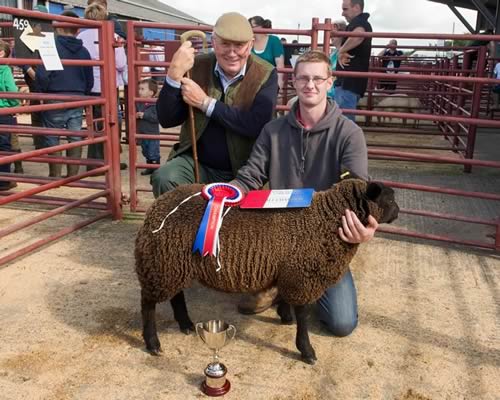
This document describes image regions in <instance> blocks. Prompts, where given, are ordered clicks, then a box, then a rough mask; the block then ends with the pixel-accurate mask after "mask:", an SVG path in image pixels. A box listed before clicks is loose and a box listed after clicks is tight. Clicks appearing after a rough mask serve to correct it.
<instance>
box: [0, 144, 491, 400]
mask: <svg viewBox="0 0 500 400" xmlns="http://www.w3.org/2000/svg"><path fill="white" fill-rule="evenodd" d="M373 140H377V138H373ZM25 145H26V143H25ZM123 158H124V159H125V154H124V155H123ZM26 168H27V173H36V172H38V173H40V171H41V169H40V168H45V169H46V166H41V167H40V166H37V164H33V163H25V169H26ZM415 170H416V169H415V167H413V168H404V166H399V168H398V169H394V170H392V171H391V174H392V175H391V179H394V180H400V179H401V180H404V179H407V180H408V181H417V182H421V183H428V184H434V183H436V182H439V181H441V182H442V181H443V176H448V177H450V179H449V182H447V183H448V184H447V186H451V187H453V186H457V187H466V188H477V189H478V190H484V191H496V190H500V185H498V183H499V174H498V173H491V172H480V171H479V170H478V172H477V173H476V174H473V175H472V176H471V175H464V174H463V173H462V172H461V170H460V167H453V168H450V167H440V168H434V169H426V168H424V167H422V166H419V167H418V169H417V171H418V173H415ZM30 171H31V172H30ZM371 171H372V174H373V175H374V177H375V178H377V177H378V178H380V177H382V176H385V177H386V175H387V174H386V172H387V171H386V169H384V165H383V163H382V164H381V163H371ZM384 171H385V173H384ZM122 175H123V177H124V178H126V172H124V173H123V174H122ZM141 179H142V180H143V184H147V180H146V179H144V178H142V177H141ZM22 187H23V186H22V185H20V187H19V188H17V189H16V190H19V189H21V188H22ZM123 187H124V191H126V190H127V181H126V179H124V182H123ZM487 189H489V190H487ZM69 191H71V193H72V194H75V195H78V194H79V191H78V190H75V189H59V192H57V191H54V193H66V194H67V193H68V192H69ZM82 191H83V189H82ZM85 193H87V192H85ZM142 196H143V198H144V200H143V202H144V203H147V202H148V201H150V196H149V195H142ZM148 199H149V200H148ZM398 201H399V202H400V204H401V205H403V206H405V207H415V205H416V204H417V205H418V204H421V205H423V206H425V207H427V208H431V209H435V210H436V211H443V210H445V211H446V210H448V211H449V210H450V209H451V210H454V211H456V210H457V209H459V207H467V208H468V210H469V211H471V210H472V213H473V214H474V213H476V214H475V215H476V216H489V215H490V216H491V217H492V218H495V217H498V204H496V205H495V204H489V203H488V204H487V203H486V202H485V203H482V202H472V203H471V202H470V201H469V202H464V201H463V200H455V199H451V200H450V199H449V197H448V198H446V199H443V198H442V197H441V196H428V197H419V196H416V195H415V194H414V193H412V192H404V193H401V194H400V197H399V199H398ZM490 203H491V202H490ZM40 212H41V209H40V207H33V206H29V205H25V204H17V205H15V206H8V207H2V209H1V212H0V228H1V227H5V226H8V225H9V224H12V223H13V222H14V221H16V222H17V221H19V220H21V219H23V218H27V217H29V216H33V215H36V214H38V213H40ZM92 213H93V211H89V210H78V211H73V212H71V213H69V214H67V215H65V216H63V217H58V218H54V219H51V220H49V221H46V222H43V223H41V224H38V225H37V226H35V227H32V228H30V229H27V230H25V231H23V232H22V233H17V234H15V235H11V236H9V237H7V238H3V239H2V240H1V243H0V251H1V252H3V251H7V249H8V250H9V252H10V251H11V250H12V249H15V248H17V247H18V246H20V245H25V244H27V243H30V242H31V241H33V240H34V239H37V238H40V237H43V236H45V235H47V234H48V233H51V232H54V231H55V230H56V229H60V228H61V227H64V226H67V225H69V224H72V223H75V222H78V221H80V220H82V219H83V218H84V217H88V215H91V214H92ZM398 224H399V226H406V227H409V228H421V229H424V230H426V231H431V230H432V229H435V230H436V232H437V233H439V232H442V231H444V232H448V233H450V232H455V233H456V234H457V235H458V236H460V237H464V236H465V237H466V236H467V235H469V236H471V237H474V238H479V239H487V238H488V237H489V236H488V235H491V233H492V230H491V229H488V228H484V229H483V228H480V229H479V228H473V229H472V228H471V229H468V228H467V229H465V228H463V224H461V225H460V226H459V227H458V228H457V227H455V226H453V225H447V224H441V223H439V224H437V223H434V222H432V223H424V222H422V221H421V220H418V219H411V218H409V217H402V218H401V220H400V221H398ZM140 225H141V217H140V216H136V215H132V214H129V213H127V214H126V218H125V219H124V220H122V221H120V222H111V221H109V220H104V221H100V222H98V223H95V224H93V225H91V226H89V227H87V228H84V229H82V230H80V231H78V232H76V233H74V234H71V235H68V236H66V237H64V238H63V239H61V240H59V241H57V242H56V243H53V244H52V245H50V246H46V247H44V248H43V249H41V250H39V251H37V252H34V253H32V254H30V255H28V256H25V257H23V258H21V259H19V260H17V261H15V262H13V263H10V264H8V265H6V266H3V267H0V399H2V400H3V399H6V400H17V399H29V400H32V399H54V400H55V399H57V400H62V399H92V400H94V399H102V400H104V399H148V400H149V399H175V400H179V399H183V400H184V399H197V398H203V397H205V396H204V395H203V394H202V393H201V392H200V390H199V385H200V383H201V381H202V379H203V369H204V367H205V366H206V364H207V363H208V362H209V361H210V356H211V353H210V351H209V350H208V349H207V348H206V347H205V346H204V344H203V343H202V342H201V340H200V339H199V338H197V337H196V336H195V335H192V336H185V335H184V334H182V333H181V332H180V331H179V330H178V327H177V324H176V323H175V321H174V320H173V315H172V311H171V309H170V306H169V304H163V305H161V306H160V307H159V309H158V326H159V334H160V340H161V342H162V345H163V349H164V355H163V356H162V357H152V356H150V355H149V354H147V353H146V352H145V351H144V345H143V341H142V338H141V322H140V305H139V286H138V282H137V279H136V277H135V273H134V259H133V247H134V239H135V235H136V232H137V230H138V229H139V227H140ZM352 270H353V274H354V277H355V281H356V285H357V290H358V302H359V326H358V328H357V329H356V330H355V331H354V332H353V334H352V335H350V336H348V337H345V338H335V337H332V336H330V335H329V334H328V333H327V332H326V331H325V330H324V329H323V328H322V327H321V326H320V324H319V323H318V321H317V319H316V317H315V316H313V318H312V327H311V342H312V344H313V346H314V347H315V349H316V353H317V355H318V362H317V364H316V365H314V366H310V365H306V364H304V363H302V362H301V361H300V359H299V357H298V352H297V350H296V348H295V344H294V338H295V326H294V325H292V326H281V325H280V324H279V319H278V317H277V315H276V311H275V310H274V309H270V310H268V311H266V312H264V313H263V314H260V315H257V316H243V315H240V314H238V312H237V311H236V304H237V301H238V296H236V295H227V294H222V293H217V292H214V291H211V290H209V289H206V288H203V287H200V286H195V287H193V288H191V289H189V290H187V291H186V297H187V302H188V307H189V310H190V314H191V317H192V319H193V320H194V321H206V320H209V319H224V320H226V321H228V322H229V323H232V324H234V325H235V326H236V329H237V331H238V332H237V334H236V338H235V340H234V341H233V342H232V343H230V344H229V345H228V346H227V347H226V348H224V349H223V350H222V351H221V360H222V361H223V362H224V363H225V365H226V366H227V368H228V370H229V373H228V377H229V379H230V381H231V384H232V389H231V391H230V392H229V394H228V395H226V396H225V398H227V399H252V400H253V399H266V400H267V399H270V400H285V399H298V400H313V399H394V400H403V399H404V400H417V399H418V400H427V399H433V400H437V399H450V400H455V399H500V394H499V393H500V392H499V390H498V387H499V386H498V377H499V376H500V337H499V332H500V331H499V327H500V288H499V282H500V255H499V254H498V253H493V252H489V251H480V250H473V249H471V248H466V247H459V246H447V245H440V244H438V243H436V242H425V241H416V240H407V239H405V238H402V237H396V236H389V235H383V234H380V235H378V236H377V237H376V238H375V239H374V240H373V241H371V242H370V243H368V244H366V245H363V246H361V247H360V250H359V252H358V255H357V256H356V257H355V259H354V261H353V264H352ZM495 382H497V383H496V384H495ZM495 388H496V389H495Z"/></svg>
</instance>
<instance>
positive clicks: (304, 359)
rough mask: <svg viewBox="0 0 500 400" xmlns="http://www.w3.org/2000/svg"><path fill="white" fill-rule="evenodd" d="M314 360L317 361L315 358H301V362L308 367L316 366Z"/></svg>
mask: <svg viewBox="0 0 500 400" xmlns="http://www.w3.org/2000/svg"><path fill="white" fill-rule="evenodd" d="M316 360H317V358H316V356H302V361H304V362H305V363H307V364H309V365H314V364H316Z"/></svg>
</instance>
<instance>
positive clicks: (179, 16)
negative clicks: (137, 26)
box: [51, 0, 204, 24]
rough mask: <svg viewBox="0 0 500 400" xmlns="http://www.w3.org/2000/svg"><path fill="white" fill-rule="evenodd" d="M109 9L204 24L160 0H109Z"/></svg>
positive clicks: (70, 1)
mask: <svg viewBox="0 0 500 400" xmlns="http://www.w3.org/2000/svg"><path fill="white" fill-rule="evenodd" d="M51 1H53V2H54V3H60V4H67V5H71V6H74V7H83V8H85V7H86V5H87V0H51ZM108 11H109V12H110V13H111V14H115V15H118V16H124V17H128V18H133V19H138V20H143V21H154V22H165V23H170V24H204V22H203V21H201V20H199V19H197V18H195V17H193V16H191V15H189V14H186V13H184V12H182V11H180V10H178V9H176V8H173V7H170V6H169V5H167V4H165V3H162V2H161V1H158V0H108Z"/></svg>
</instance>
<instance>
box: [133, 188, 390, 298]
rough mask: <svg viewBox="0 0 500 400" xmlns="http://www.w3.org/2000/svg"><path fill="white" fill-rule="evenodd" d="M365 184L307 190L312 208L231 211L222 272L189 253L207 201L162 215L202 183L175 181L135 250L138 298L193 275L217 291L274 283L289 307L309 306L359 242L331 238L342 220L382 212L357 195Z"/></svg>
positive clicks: (162, 294) (168, 294) (168, 289)
mask: <svg viewBox="0 0 500 400" xmlns="http://www.w3.org/2000/svg"><path fill="white" fill-rule="evenodd" d="M366 185H367V184H366V182H365V181H362V180H357V179H349V180H345V181H342V182H340V183H338V184H337V185H335V186H334V187H333V188H331V189H329V190H327V191H324V192H317V193H315V194H314V198H313V202H312V204H311V207H309V208H302V209H280V210H243V209H239V208H235V209H232V210H231V211H230V212H229V213H228V215H227V216H226V217H225V218H224V222H223V224H222V228H221V230H220V233H219V237H220V244H221V253H220V261H221V265H222V269H221V270H220V271H219V272H216V271H215V270H216V267H217V265H216V260H215V258H214V257H209V256H207V257H201V256H200V255H199V254H198V253H196V254H193V253H192V246H193V242H194V239H195V236H196V232H197V230H198V226H199V223H200V220H201V218H202V216H203V213H204V211H205V207H206V204H207V202H206V201H205V200H204V199H202V198H201V196H198V197H195V198H193V199H191V200H190V201H189V202H187V203H185V204H183V205H182V206H180V208H179V210H177V212H175V213H174V214H172V215H171V216H170V217H169V218H168V219H167V220H166V223H165V226H164V227H163V229H161V230H160V231H159V232H158V233H152V231H153V230H155V229H157V228H158V227H159V226H160V224H161V222H162V220H163V218H164V217H165V215H167V214H168V213H169V212H170V211H171V210H172V209H173V208H174V207H176V206H177V205H178V204H179V203H180V202H181V201H182V200H184V199H185V198H186V197H188V196H189V195H191V194H193V193H196V192H199V191H200V190H201V188H202V185H196V184H195V185H186V186H180V187H178V188H177V189H176V190H174V191H172V192H168V193H165V194H164V195H162V196H161V197H159V198H158V199H157V200H156V202H155V203H154V204H153V206H152V207H151V208H150V209H149V211H148V213H147V215H146V218H145V221H144V225H143V226H142V228H141V229H140V231H139V233H138V236H137V239H136V247H135V257H136V272H137V275H138V278H139V282H140V284H141V288H142V291H143V296H144V297H145V298H147V299H149V300H153V301H155V302H162V301H166V300H169V299H171V298H172V297H173V296H175V295H176V294H177V293H179V292H180V291H181V290H183V289H185V288H188V287H190V286H191V283H192V281H193V280H197V281H199V282H201V283H202V284H203V285H205V286H208V287H211V288H214V289H217V290H220V291H224V292H236V293H242V292H257V291H260V290H263V289H266V288H269V287H271V286H273V285H277V287H278V290H279V293H280V295H281V296H282V297H283V300H285V301H286V302H287V303H289V304H291V305H303V304H310V303H313V302H315V301H316V300H318V299H319V298H320V297H321V295H322V294H323V293H324V291H325V290H326V289H327V288H328V287H330V286H332V285H334V284H335V283H336V282H337V281H338V280H339V279H340V278H341V277H342V275H343V274H344V272H346V270H347V267H348V265H349V262H350V261H351V259H352V257H353V256H354V254H355V252H356V250H357V247H358V245H353V244H349V243H346V242H344V241H342V240H341V239H340V237H339V236H338V228H339V227H340V226H341V217H342V215H343V214H344V212H345V210H346V209H348V208H349V209H351V210H353V211H354V212H355V213H356V214H357V215H358V217H359V219H360V220H361V222H363V223H366V219H367V218H368V215H370V214H371V215H372V216H374V217H375V219H377V220H379V219H380V217H381V216H382V215H383V210H381V209H380V208H379V206H378V205H377V204H376V203H374V202H373V201H369V200H367V199H366V197H365V196H364V193H365V191H366Z"/></svg>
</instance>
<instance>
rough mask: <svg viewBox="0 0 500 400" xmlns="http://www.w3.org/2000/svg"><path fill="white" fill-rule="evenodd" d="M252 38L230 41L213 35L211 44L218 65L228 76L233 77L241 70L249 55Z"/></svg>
mask: <svg viewBox="0 0 500 400" xmlns="http://www.w3.org/2000/svg"><path fill="white" fill-rule="evenodd" d="M252 45H253V40H251V41H249V42H232V41H230V40H225V39H221V38H219V37H217V36H216V35H213V40H212V46H213V48H214V53H215V57H216V58H217V62H218V63H219V66H220V67H221V68H222V70H223V71H224V73H225V74H226V75H227V76H228V78H234V77H235V76H236V75H238V73H239V72H240V71H241V69H242V68H243V66H244V65H245V63H246V62H247V60H248V57H249V56H250V51H251V50H252Z"/></svg>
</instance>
